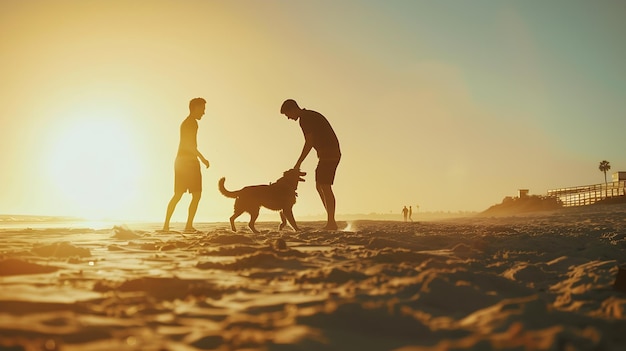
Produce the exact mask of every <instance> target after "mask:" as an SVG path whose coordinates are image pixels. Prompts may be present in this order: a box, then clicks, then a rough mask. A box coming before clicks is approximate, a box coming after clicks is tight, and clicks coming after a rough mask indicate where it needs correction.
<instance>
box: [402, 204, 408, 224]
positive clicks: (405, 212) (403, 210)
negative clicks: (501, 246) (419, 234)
mask: <svg viewBox="0 0 626 351" xmlns="http://www.w3.org/2000/svg"><path fill="white" fill-rule="evenodd" d="M408 214H409V209H408V208H406V206H404V208H403V209H402V216H403V217H404V221H405V222H406V217H407V215H408Z"/></svg>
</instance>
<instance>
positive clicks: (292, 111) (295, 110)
mask: <svg viewBox="0 0 626 351" xmlns="http://www.w3.org/2000/svg"><path fill="white" fill-rule="evenodd" d="M300 111H302V110H301V109H300V106H298V103H297V102H296V101H295V100H292V99H287V100H285V102H283V105H282V106H281V107H280V113H282V114H283V115H285V116H287V118H289V119H293V120H294V121H295V120H297V119H298V118H299V117H300Z"/></svg>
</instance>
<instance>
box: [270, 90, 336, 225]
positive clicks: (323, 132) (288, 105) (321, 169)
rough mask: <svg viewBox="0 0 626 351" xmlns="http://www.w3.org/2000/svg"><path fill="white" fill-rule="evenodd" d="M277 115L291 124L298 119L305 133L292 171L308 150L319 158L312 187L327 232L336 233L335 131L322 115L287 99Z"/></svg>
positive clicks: (297, 166)
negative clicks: (324, 219) (325, 215)
mask: <svg viewBox="0 0 626 351" xmlns="http://www.w3.org/2000/svg"><path fill="white" fill-rule="evenodd" d="M280 113H282V114H284V115H285V116H287V118H288V119H293V120H294V121H297V120H298V119H299V120H300V128H302V133H304V147H303V148H302V153H301V154H300V157H299V158H298V161H297V162H296V165H295V166H294V167H293V168H294V169H300V165H301V164H302V161H304V159H305V158H306V157H307V156H308V155H309V152H310V151H311V149H315V151H317V157H318V159H319V161H318V163H317V168H316V169H315V186H316V188H317V192H318V193H319V195H320V198H321V199H322V203H323V204H324V208H325V209H326V214H327V217H328V219H327V222H326V227H324V229H326V230H337V222H336V221H335V194H333V189H332V185H333V182H334V181H335V172H336V171H337V166H338V165H339V160H340V159H341V150H340V149H339V140H338V139H337V135H335V131H334V130H333V128H332V127H331V126H330V123H328V120H327V119H326V117H324V116H323V115H322V114H320V113H318V112H315V111H311V110H307V109H303V108H300V107H299V106H298V103H296V102H295V101H294V100H291V99H288V100H285V102H283V105H282V106H281V107H280Z"/></svg>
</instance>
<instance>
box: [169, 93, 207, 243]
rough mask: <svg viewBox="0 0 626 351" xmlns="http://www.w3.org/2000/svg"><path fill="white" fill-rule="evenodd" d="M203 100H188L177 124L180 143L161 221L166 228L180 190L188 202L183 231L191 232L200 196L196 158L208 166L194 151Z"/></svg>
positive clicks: (199, 179)
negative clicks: (171, 192)
mask: <svg viewBox="0 0 626 351" xmlns="http://www.w3.org/2000/svg"><path fill="white" fill-rule="evenodd" d="M205 106H206V101H205V100H204V99H203V98H195V99H191V101H189V116H187V118H185V120H184V121H183V122H182V123H181V125H180V143H179V144H178V153H177V154H176V161H175V162H174V196H172V199H171V200H170V202H169V203H168V205H167V213H166V214H165V223H164V224H163V230H164V231H168V230H170V219H171V218H172V214H173V213H174V209H175V208H176V205H177V204H178V201H180V198H181V197H182V196H183V194H184V193H186V192H187V191H189V192H190V193H191V203H190V204H189V213H188V215H187V224H186V225H185V231H186V232H195V231H196V229H195V228H194V227H193V218H194V216H195V215H196V210H197V209H198V203H199V202H200V196H201V194H202V173H200V162H198V159H200V161H202V163H204V165H205V166H206V167H207V168H209V161H208V160H207V159H206V158H204V156H202V154H201V153H200V152H199V151H198V144H197V135H198V121H199V120H200V119H202V116H203V115H204V109H205Z"/></svg>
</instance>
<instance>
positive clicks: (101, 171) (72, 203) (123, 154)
mask: <svg viewBox="0 0 626 351" xmlns="http://www.w3.org/2000/svg"><path fill="white" fill-rule="evenodd" d="M46 152H47V153H48V154H49V156H48V161H49V162H48V165H47V171H48V173H49V176H50V180H51V182H52V184H53V186H55V187H56V188H57V190H58V193H60V194H62V196H64V197H65V198H64V199H59V200H62V201H59V204H60V205H61V206H68V207H70V208H72V209H74V210H73V212H74V213H75V214H77V215H80V216H83V217H87V218H97V217H102V216H103V215H104V216H106V215H114V214H117V213H116V211H115V209H116V208H118V207H120V206H119V205H121V204H123V203H125V202H128V200H130V199H131V198H132V197H134V196H135V195H136V190H137V188H138V182H139V178H138V175H139V174H140V165H141V163H140V161H141V160H140V158H139V156H138V152H137V148H136V145H135V142H134V141H133V139H132V137H131V133H130V131H129V128H128V126H127V125H125V124H124V123H123V121H120V120H117V119H115V118H112V117H110V116H98V115H95V116H92V117H85V118H82V119H77V120H74V121H72V122H71V123H68V124H66V125H64V126H63V127H61V128H59V130H58V132H56V133H55V134H54V138H53V140H52V142H51V146H50V148H49V149H48V150H46Z"/></svg>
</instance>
